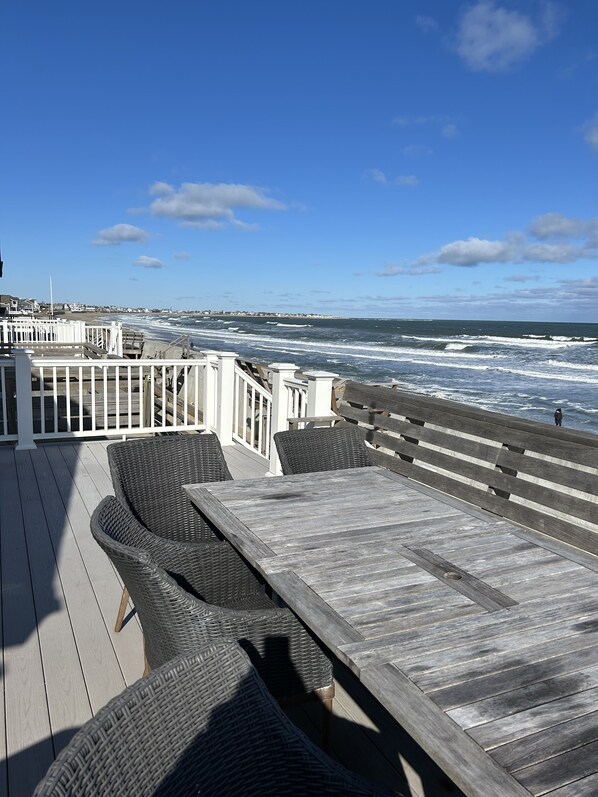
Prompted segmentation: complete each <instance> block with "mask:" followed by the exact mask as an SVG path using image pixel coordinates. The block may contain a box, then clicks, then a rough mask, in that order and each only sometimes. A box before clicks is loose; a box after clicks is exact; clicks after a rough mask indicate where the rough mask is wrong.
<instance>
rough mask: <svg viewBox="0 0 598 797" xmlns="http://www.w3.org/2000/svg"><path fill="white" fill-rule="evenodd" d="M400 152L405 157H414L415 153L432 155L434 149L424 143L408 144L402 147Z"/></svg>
mask: <svg viewBox="0 0 598 797" xmlns="http://www.w3.org/2000/svg"><path fill="white" fill-rule="evenodd" d="M401 153H402V154H403V155H405V156H406V157H407V158H415V157H416V156H417V155H433V154H434V150H433V149H432V147H427V146H426V145H425V144H408V145H407V146H406V147H403V149H402V150H401Z"/></svg>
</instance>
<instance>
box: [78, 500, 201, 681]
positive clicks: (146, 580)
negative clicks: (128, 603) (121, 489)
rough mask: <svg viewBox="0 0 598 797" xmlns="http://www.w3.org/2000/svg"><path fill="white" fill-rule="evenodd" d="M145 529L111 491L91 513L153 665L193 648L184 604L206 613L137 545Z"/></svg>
mask: <svg viewBox="0 0 598 797" xmlns="http://www.w3.org/2000/svg"><path fill="white" fill-rule="evenodd" d="M144 532H145V529H143V527H141V526H140V524H139V522H138V521H137V520H136V518H134V517H133V516H132V515H131V513H130V512H129V511H128V510H127V509H125V507H123V506H122V504H121V503H120V502H119V501H118V500H117V499H116V498H114V496H111V495H109V496H107V497H106V498H104V499H103V501H101V502H100V504H99V505H98V507H97V508H96V510H95V511H94V513H93V515H92V517H91V533H92V535H93V536H94V538H95V540H96V542H97V543H98V545H99V546H100V547H101V548H102V549H103V550H104V552H105V553H106V554H107V555H108V557H109V558H110V560H111V561H112V563H113V564H114V566H115V567H116V569H117V570H118V572H119V574H120V577H121V578H122V580H123V582H124V584H125V586H126V588H127V589H128V590H129V594H130V596H131V599H132V601H133V603H134V605H135V608H136V610H137V612H138V614H139V620H140V621H141V626H142V628H143V635H144V639H145V650H146V656H147V660H148V662H149V664H150V665H151V667H152V668H153V667H158V666H160V665H161V664H164V663H165V662H166V661H169V660H170V659H172V658H174V657H175V656H180V655H181V654H183V653H190V652H192V651H193V650H194V649H195V648H196V646H197V641H198V635H199V636H201V627H200V625H199V624H198V623H197V622H195V623H193V622H192V621H191V620H190V619H189V611H188V603H189V602H190V601H191V602H192V603H193V606H194V609H195V611H196V613H197V612H201V611H202V607H205V613H206V615H209V611H208V609H207V606H206V605H205V604H204V603H203V602H202V601H200V600H199V599H197V598H193V597H192V596H190V595H189V594H188V593H186V592H185V591H184V590H183V589H182V588H181V587H180V586H179V585H178V584H177V583H176V581H175V580H174V579H173V578H172V577H171V576H170V575H169V574H168V573H167V572H166V571H164V570H162V568H161V567H158V565H157V564H156V563H155V562H154V560H153V559H152V558H151V556H150V555H149V553H147V551H145V550H143V549H142V548H138V547H136V546H138V545H142V544H143V539H144ZM206 640H209V637H206Z"/></svg>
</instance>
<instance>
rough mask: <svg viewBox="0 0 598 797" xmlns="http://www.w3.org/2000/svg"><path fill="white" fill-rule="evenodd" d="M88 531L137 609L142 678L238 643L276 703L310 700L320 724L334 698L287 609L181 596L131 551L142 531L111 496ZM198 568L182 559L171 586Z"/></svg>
mask: <svg viewBox="0 0 598 797" xmlns="http://www.w3.org/2000/svg"><path fill="white" fill-rule="evenodd" d="M91 531H92V534H93V536H94V537H95V539H96V541H97V542H98V543H99V545H100V546H101V547H102V548H103V549H104V551H105V552H106V553H107V554H108V556H109V557H110V559H111V560H112V562H113V563H114V565H115V566H116V568H117V569H118V571H119V573H120V575H121V577H122V579H123V581H124V583H125V585H126V586H127V587H128V589H129V592H130V593H131V597H132V598H133V601H134V603H135V606H136V607H137V612H138V614H139V619H140V621H141V626H142V628H143V636H144V641H145V655H146V662H147V667H146V671H147V670H149V668H151V669H154V668H155V667H159V666H161V665H162V664H165V663H166V662H167V661H170V660H171V659H173V658H175V657H176V656H180V655H185V654H190V653H194V652H195V651H196V650H197V649H198V648H200V647H202V646H203V645H205V644H209V643H212V642H221V641H225V642H239V644H240V645H241V647H243V648H244V649H245V650H246V652H247V654H248V655H249V658H250V659H251V661H252V662H253V664H254V665H255V667H256V669H257V670H258V672H259V674H260V675H261V676H262V678H263V679H264V681H265V683H266V685H267V686H268V688H269V690H270V691H271V693H272V694H273V695H274V696H275V697H276V698H277V699H278V700H280V701H282V702H294V701H296V700H297V698H305V696H306V695H311V694H314V693H315V694H316V695H317V696H318V697H319V698H320V699H321V700H322V701H323V702H324V707H325V709H326V713H325V715H324V716H325V717H327V715H328V712H329V711H330V708H331V703H332V698H333V696H334V682H333V678H332V665H331V663H330V661H329V659H328V658H327V657H326V655H325V654H324V653H323V651H322V650H321V648H320V646H319V645H318V643H317V642H316V641H315V640H314V638H313V637H312V636H311V635H310V634H309V632H308V631H307V630H306V629H305V628H304V627H303V626H302V625H301V623H300V622H299V621H298V620H297V618H296V617H295V615H294V614H293V613H292V612H291V611H290V610H289V609H281V608H278V607H277V606H276V605H275V604H274V603H273V602H272V601H271V600H270V599H269V598H268V597H267V595H266V594H265V593H264V592H261V593H255V594H252V595H249V596H246V597H245V598H244V599H242V600H240V599H238V598H236V597H233V598H231V597H230V596H226V595H218V589H219V587H218V583H217V582H215V583H214V590H213V592H212V593H211V594H210V595H208V594H207V593H204V594H200V595H197V594H196V595H193V594H191V593H190V592H187V591H186V590H185V589H183V588H182V587H181V586H180V583H177V580H175V579H174V578H172V577H171V576H170V575H169V574H168V573H167V572H166V571H165V570H163V569H162V568H161V567H158V565H157V564H156V563H155V561H153V560H152V558H151V556H150V554H149V553H148V551H147V550H143V549H142V548H140V547H138V546H140V545H142V544H143V541H144V534H145V529H144V528H143V527H142V526H141V525H140V524H139V522H138V521H137V520H136V519H135V518H134V517H133V516H132V515H131V513H130V512H128V511H127V510H126V509H124V507H123V506H122V505H121V504H120V502H119V501H117V500H116V498H114V497H113V496H108V497H107V498H105V499H104V500H103V501H102V502H101V503H100V504H99V506H98V507H97V509H96V510H95V512H94V513H93V516H92V518H91ZM200 560H201V557H197V556H193V554H192V553H191V552H189V555H188V561H187V564H186V567H185V568H183V572H182V573H181V575H180V576H179V579H178V581H179V582H180V578H181V577H183V578H185V579H186V580H187V581H189V582H190V583H193V582H194V581H196V580H197V579H196V574H195V569H196V568H197V567H200V568H201V567H203V565H202V563H201V561H200ZM208 598H210V600H211V601H213V603H208V601H207V599H208Z"/></svg>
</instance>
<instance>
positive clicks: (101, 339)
mask: <svg viewBox="0 0 598 797" xmlns="http://www.w3.org/2000/svg"><path fill="white" fill-rule="evenodd" d="M85 342H86V343H91V344H92V345H94V346H97V347H98V348H100V349H103V350H104V351H106V352H108V354H113V355H115V356H116V357H122V356H123V335H122V325H121V324H120V322H118V323H117V322H114V321H113V322H112V323H111V324H110V326H109V327H108V326H95V325H94V326H90V325H89V324H87V325H86V326H85Z"/></svg>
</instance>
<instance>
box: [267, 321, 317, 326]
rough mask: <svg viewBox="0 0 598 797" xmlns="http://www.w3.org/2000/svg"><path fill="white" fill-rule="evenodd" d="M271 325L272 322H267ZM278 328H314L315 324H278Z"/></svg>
mask: <svg viewBox="0 0 598 797" xmlns="http://www.w3.org/2000/svg"><path fill="white" fill-rule="evenodd" d="M267 323H271V322H267ZM276 326H277V327H313V324H280V323H278V324H276Z"/></svg>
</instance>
